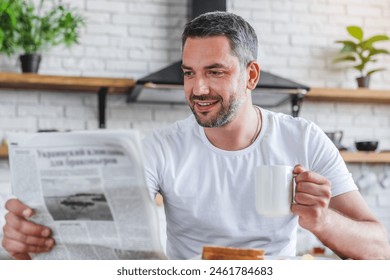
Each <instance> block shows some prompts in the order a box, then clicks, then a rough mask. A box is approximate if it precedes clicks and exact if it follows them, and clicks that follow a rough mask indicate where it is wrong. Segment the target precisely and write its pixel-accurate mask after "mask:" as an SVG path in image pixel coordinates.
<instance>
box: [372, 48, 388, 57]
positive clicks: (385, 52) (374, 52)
mask: <svg viewBox="0 0 390 280" xmlns="http://www.w3.org/2000/svg"><path fill="white" fill-rule="evenodd" d="M377 54H390V52H389V51H388V50H385V49H372V50H370V56H374V55H377Z"/></svg>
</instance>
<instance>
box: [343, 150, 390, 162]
mask: <svg viewBox="0 0 390 280" xmlns="http://www.w3.org/2000/svg"><path fill="white" fill-rule="evenodd" d="M340 154H341V156H342V157H343V159H344V161H345V162H346V163H390V152H379V153H378V152H345V151H342V152H340Z"/></svg>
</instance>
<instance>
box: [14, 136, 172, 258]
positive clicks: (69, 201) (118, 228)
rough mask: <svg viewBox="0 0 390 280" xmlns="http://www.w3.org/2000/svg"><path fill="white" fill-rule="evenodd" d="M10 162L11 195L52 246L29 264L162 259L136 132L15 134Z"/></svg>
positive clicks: (154, 207) (155, 212)
mask: <svg viewBox="0 0 390 280" xmlns="http://www.w3.org/2000/svg"><path fill="white" fill-rule="evenodd" d="M9 157H10V169H11V184H12V191H13V194H14V195H15V196H16V197H17V198H19V199H20V200H21V201H22V202H23V203H25V204H27V205H29V206H30V207H32V208H34V209H35V211H36V215H34V217H33V218H32V220H33V221H34V222H36V223H39V224H44V225H46V226H48V227H50V228H51V229H52V231H53V238H54V239H55V241H56V246H55V247H54V248H53V250H51V251H50V252H48V253H44V254H36V255H34V256H33V258H35V259H76V260H79V259H108V260H115V259H164V258H165V255H164V254H163V249H162V246H161V244H160V238H159V226H158V217H157V210H156V205H155V203H154V202H153V200H152V198H151V196H150V194H149V191H148V188H147V186H146V178H145V172H144V168H143V157H142V152H141V144H140V140H139V136H138V133H137V132H136V131H131V130H126V131H122V130H111V131H110V130H104V131H103V130H100V131H83V132H64V133H57V132H55V133H53V132H52V133H33V134H26V133H15V134H11V135H10V137H9Z"/></svg>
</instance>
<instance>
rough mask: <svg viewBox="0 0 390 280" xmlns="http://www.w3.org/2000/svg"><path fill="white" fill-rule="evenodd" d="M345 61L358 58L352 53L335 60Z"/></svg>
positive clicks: (337, 61) (336, 61)
mask: <svg viewBox="0 0 390 280" xmlns="http://www.w3.org/2000/svg"><path fill="white" fill-rule="evenodd" d="M344 61H356V58H355V57H354V56H352V55H347V56H342V57H338V58H336V59H334V60H333V62H334V63H339V62H344Z"/></svg>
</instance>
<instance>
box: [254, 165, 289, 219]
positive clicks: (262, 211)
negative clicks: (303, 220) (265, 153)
mask: <svg viewBox="0 0 390 280" xmlns="http://www.w3.org/2000/svg"><path fill="white" fill-rule="evenodd" d="M293 169H294V168H293V167H291V166H285V165H262V166H258V167H256V211H257V213H258V214H259V215H264V216H283V215H290V214H291V204H292V203H293V202H294V200H293V198H294V195H295V179H294V178H295V176H294V174H293Z"/></svg>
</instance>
